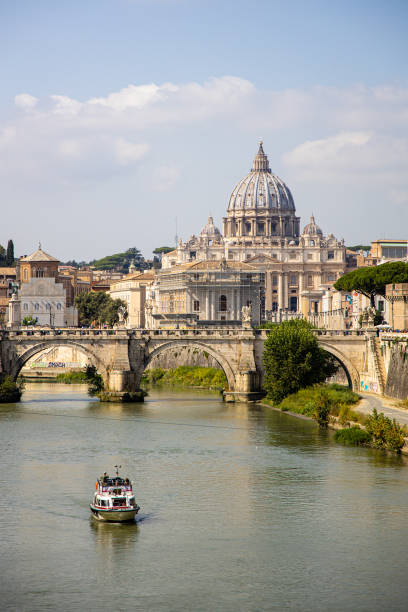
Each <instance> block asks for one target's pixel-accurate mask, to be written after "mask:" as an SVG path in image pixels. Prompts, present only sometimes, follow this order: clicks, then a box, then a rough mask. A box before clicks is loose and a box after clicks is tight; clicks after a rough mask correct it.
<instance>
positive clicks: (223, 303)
mask: <svg viewBox="0 0 408 612" xmlns="http://www.w3.org/2000/svg"><path fill="white" fill-rule="evenodd" d="M219 310H220V311H221V312H226V311H227V296H226V295H220V308H219Z"/></svg>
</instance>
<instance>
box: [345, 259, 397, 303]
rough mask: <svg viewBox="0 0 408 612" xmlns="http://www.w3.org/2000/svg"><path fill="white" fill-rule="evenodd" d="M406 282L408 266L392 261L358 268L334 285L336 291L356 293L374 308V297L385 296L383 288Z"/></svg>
mask: <svg viewBox="0 0 408 612" xmlns="http://www.w3.org/2000/svg"><path fill="white" fill-rule="evenodd" d="M407 282H408V264H406V263H404V262H403V261H392V262H389V263H385V264H381V265H380V266H369V267H367V268H358V269H357V270H353V271H352V272H348V273H347V274H344V276H342V277H340V278H339V279H338V280H337V281H336V282H335V283H334V287H335V289H337V291H348V292H350V291H357V292H358V293H362V294H363V295H365V296H366V297H368V298H369V299H370V304H371V306H372V307H374V298H375V296H376V295H382V296H385V286H386V285H388V284H390V283H407Z"/></svg>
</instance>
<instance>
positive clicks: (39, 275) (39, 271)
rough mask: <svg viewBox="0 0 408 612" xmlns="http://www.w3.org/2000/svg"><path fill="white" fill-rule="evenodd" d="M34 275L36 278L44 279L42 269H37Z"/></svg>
mask: <svg viewBox="0 0 408 612" xmlns="http://www.w3.org/2000/svg"><path fill="white" fill-rule="evenodd" d="M35 275H36V277H37V278H44V270H43V269H42V268H38V270H37V271H36V273H35Z"/></svg>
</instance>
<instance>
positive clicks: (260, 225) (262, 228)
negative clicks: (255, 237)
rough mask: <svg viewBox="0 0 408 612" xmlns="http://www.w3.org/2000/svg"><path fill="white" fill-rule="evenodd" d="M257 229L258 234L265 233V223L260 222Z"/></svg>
mask: <svg viewBox="0 0 408 612" xmlns="http://www.w3.org/2000/svg"><path fill="white" fill-rule="evenodd" d="M257 231H258V234H264V233H265V224H264V223H258V225H257Z"/></svg>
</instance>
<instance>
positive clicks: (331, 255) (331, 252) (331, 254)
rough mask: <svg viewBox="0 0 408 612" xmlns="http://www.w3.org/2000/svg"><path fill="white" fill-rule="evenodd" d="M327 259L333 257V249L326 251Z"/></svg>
mask: <svg viewBox="0 0 408 612" xmlns="http://www.w3.org/2000/svg"><path fill="white" fill-rule="evenodd" d="M327 259H334V251H329V252H328V253H327Z"/></svg>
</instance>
